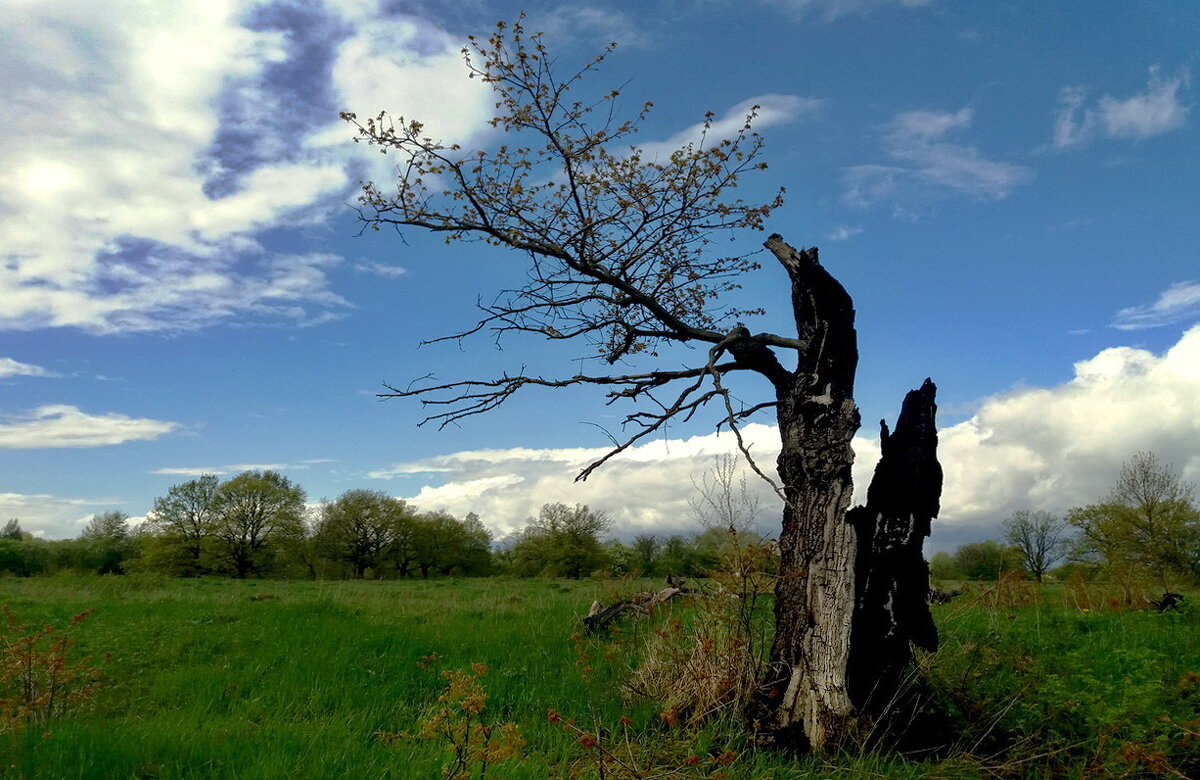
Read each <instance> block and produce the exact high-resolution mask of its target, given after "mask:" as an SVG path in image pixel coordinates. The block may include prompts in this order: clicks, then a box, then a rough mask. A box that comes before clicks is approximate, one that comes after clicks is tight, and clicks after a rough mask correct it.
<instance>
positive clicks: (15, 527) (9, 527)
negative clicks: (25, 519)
mask: <svg viewBox="0 0 1200 780" xmlns="http://www.w3.org/2000/svg"><path fill="white" fill-rule="evenodd" d="M24 538H25V533H24V531H22V530H21V521H19V520H17V518H15V517H14V518H12V519H11V520H9V521H8V522H7V523H5V524H4V530H2V531H0V539H15V540H16V541H20V540H22V539H24Z"/></svg>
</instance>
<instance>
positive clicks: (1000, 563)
mask: <svg viewBox="0 0 1200 780" xmlns="http://www.w3.org/2000/svg"><path fill="white" fill-rule="evenodd" d="M954 567H955V568H956V569H958V571H959V573H960V574H961V575H962V577H963V579H968V580H994V579H996V578H997V577H999V576H1000V575H1001V574H1003V573H1005V572H1011V571H1022V569H1021V554H1020V552H1018V551H1017V550H1014V549H1013V548H1011V547H1008V546H1006V545H1005V544H1003V543H1001V542H998V541H996V540H995V539H986V540H984V541H982V542H971V543H970V544H964V545H962V546H960V547H959V548H958V549H957V550H955V552H954Z"/></svg>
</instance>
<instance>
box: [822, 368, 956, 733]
mask: <svg viewBox="0 0 1200 780" xmlns="http://www.w3.org/2000/svg"><path fill="white" fill-rule="evenodd" d="M936 392H937V388H936V387H935V386H934V384H933V382H931V381H930V380H928V379H926V380H925V383H924V384H923V385H921V388H920V389H919V390H913V391H911V392H909V393H908V395H907V396H905V398H904V404H903V406H901V408H900V416H899V418H897V420H896V429H895V431H893V432H892V433H890V434H889V433H888V427H887V423H886V422H885V421H883V420H880V421H879V426H880V435H879V446H880V459H879V463H878V464H877V465H876V466H875V476H874V477H873V478H872V479H871V485H870V487H869V488H868V489H867V503H866V506H860V507H855V508H854V509H852V510H850V512H849V514H848V515H847V518H846V519H847V521H849V523H850V524H851V525H853V526H854V530H855V534H856V536H857V537H858V550H857V554H856V557H855V564H854V570H855V608H854V623H853V626H852V629H851V632H850V663H849V667H848V669H847V672H846V676H847V682H848V683H849V688H850V702H851V704H853V705H854V706H855V708H857V710H858V711H859V712H860V713H861V714H863V715H865V716H866V717H869V718H870V719H872V720H876V721H879V720H880V719H885V718H888V719H889V722H890V716H891V715H893V714H896V715H898V716H899V718H898V720H900V721H904V720H905V716H904V713H905V712H907V710H908V709H909V707H908V703H907V702H906V701H905V700H906V699H907V698H909V697H907V696H906V695H905V694H906V692H905V691H903V690H902V687H903V682H904V678H905V675H906V674H907V672H908V670H909V666H910V664H911V662H912V651H911V648H910V644H913V645H916V646H918V647H920V648H923V649H925V650H928V651H930V652H932V651H934V650H936V649H937V645H938V636H937V628H936V627H935V626H934V623H933V615H932V614H931V613H930V611H929V565H928V564H927V563H926V562H925V556H924V555H923V554H922V550H921V548H922V546H923V545H924V542H925V537H927V536H929V531H930V525H931V522H932V520H933V518H935V517H937V513H938V509H939V506H940V503H941V495H942V467H941V464H940V463H938V460H937V404H936V403H935V394H936ZM891 731H894V729H891V728H888V727H887V723H886V722H885V724H884V728H882V729H878V732H881V733H879V734H878V736H880V737H886V736H893V737H894V736H898V735H896V734H888V732H891Z"/></svg>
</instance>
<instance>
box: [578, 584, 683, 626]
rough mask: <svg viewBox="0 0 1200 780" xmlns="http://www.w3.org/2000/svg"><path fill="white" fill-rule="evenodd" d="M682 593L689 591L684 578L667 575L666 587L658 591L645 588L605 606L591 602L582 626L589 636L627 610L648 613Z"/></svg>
mask: <svg viewBox="0 0 1200 780" xmlns="http://www.w3.org/2000/svg"><path fill="white" fill-rule="evenodd" d="M683 593H691V588H688V587H686V585H685V584H684V580H682V579H678V580H677V579H674V578H672V577H670V576H668V577H667V587H665V588H663V589H662V590H659V591H653V590H647V591H642V592H641V593H635V594H634V595H632V596H630V597H629V598H627V599H623V600H622V601H618V602H616V603H615V604H610V605H608V606H607V607H606V606H604V605H603V604H601V603H600V602H599V601H593V602H592V608H591V609H589V610H588V613H587V615H585V616H584V618H583V628H584V630H585V631H586V632H587V634H588V635H589V636H591V635H594V634H597V633H600V632H601V631H604V630H605V629H607V628H608V627H609V626H610V625H612V624H613V623H615V622H616V621H617V620H619V619H620V618H621V617H622V616H623V615H625V613H627V612H640V613H642V614H646V615H648V614H650V613H651V612H653V611H654V608H655V607H657V606H658V605H659V604H664V603H666V602H668V601H670V600H671V599H673V598H675V597H676V596H678V595H680V594H683Z"/></svg>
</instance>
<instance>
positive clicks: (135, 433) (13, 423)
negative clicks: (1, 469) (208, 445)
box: [0, 404, 179, 450]
mask: <svg viewBox="0 0 1200 780" xmlns="http://www.w3.org/2000/svg"><path fill="white" fill-rule="evenodd" d="M0 419H5V420H7V421H6V422H0V449H11V450H29V449H50V448H80V447H103V446H107V445H110V444H123V443H125V442H127V441H145V440H148V439H157V438H158V437H159V436H164V435H166V434H168V433H171V432H172V431H174V430H177V429H178V428H179V423H174V422H166V421H164V420H152V419H150V418H146V417H142V418H135V417H128V416H126V415H123V414H100V415H95V414H88V413H86V412H83V411H80V410H79V408H78V407H75V406H68V405H65V404H57V405H49V406H39V407H37V408H36V409H34V410H32V411H30V412H28V413H26V414H23V415H9V416H7V417H6V418H0Z"/></svg>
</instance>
